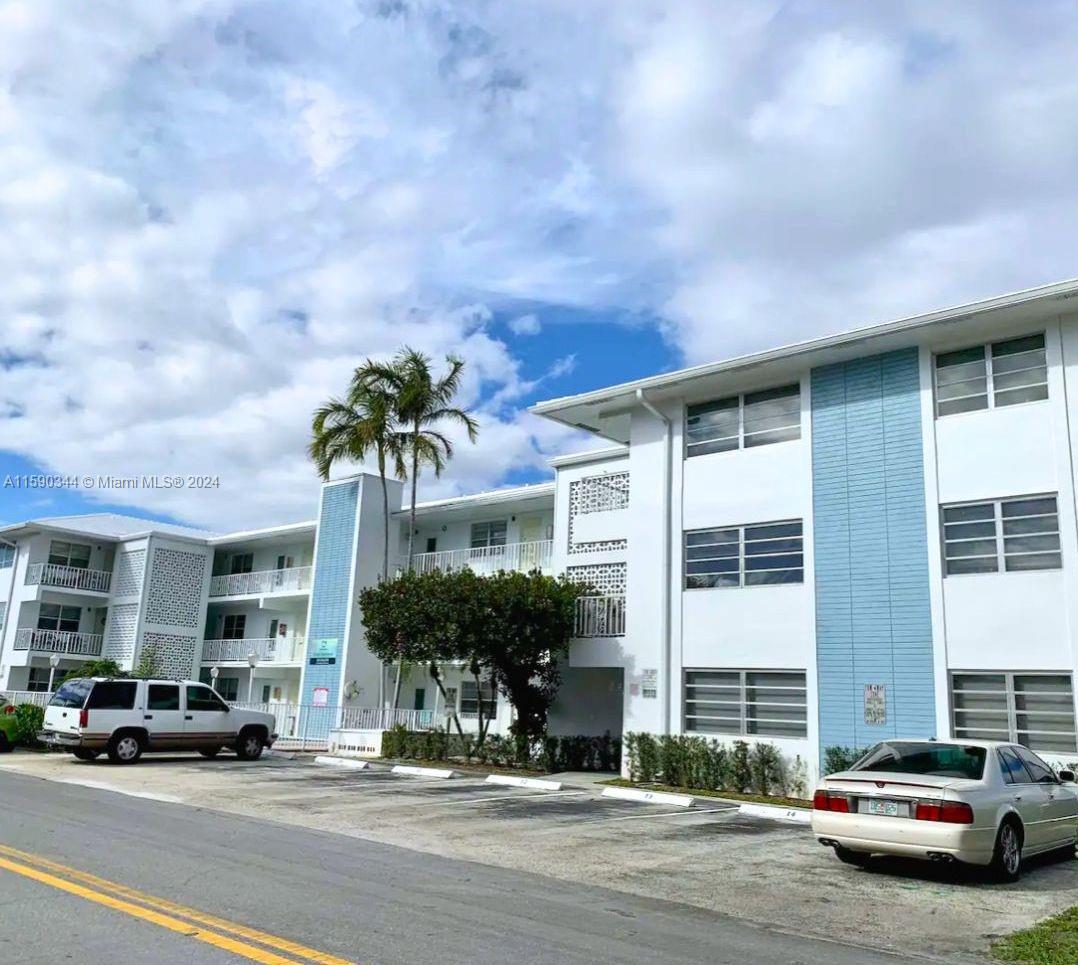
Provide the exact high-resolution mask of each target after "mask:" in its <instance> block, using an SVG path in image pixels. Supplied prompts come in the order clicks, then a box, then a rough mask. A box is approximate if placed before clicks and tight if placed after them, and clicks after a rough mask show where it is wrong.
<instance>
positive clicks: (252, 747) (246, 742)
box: [236, 730, 266, 761]
mask: <svg viewBox="0 0 1078 965" xmlns="http://www.w3.org/2000/svg"><path fill="white" fill-rule="evenodd" d="M265 746H266V739H265V738H264V737H263V736H262V735H261V734H260V733H259V732H258V731H257V730H244V731H240V736H239V739H238V740H237V741H236V756H237V757H238V758H239V759H240V760H241V761H257V760H258V759H259V758H260V757H261V756H262V749H263V748H264V747H265Z"/></svg>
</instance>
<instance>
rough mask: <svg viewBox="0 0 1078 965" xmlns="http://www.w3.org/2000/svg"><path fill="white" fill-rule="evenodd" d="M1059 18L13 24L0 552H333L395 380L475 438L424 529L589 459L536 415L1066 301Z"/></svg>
mask: <svg viewBox="0 0 1078 965" xmlns="http://www.w3.org/2000/svg"><path fill="white" fill-rule="evenodd" d="M1073 14H1074V8H1073V4H1071V3H1062V2H1060V3H1056V2H1052V0H1038V2H1037V3H1036V4H1019V3H1016V2H1010V3H1002V2H991V0H984V2H978V3H968V2H964V3H948V2H941V0H931V2H924V3H902V2H893V3H889V4H835V3H814V2H810V0H805V2H799V3H784V2H768V0H754V2H752V3H744V2H729V3H728V2H722V0H681V2H679V3H676V4H670V3H668V2H653V0H618V2H617V3H610V2H598V0H530V2H528V3H525V4H520V3H497V2H479V0H476V2H467V3H465V2H448V0H441V2H438V0H352V2H346V0H288V2H285V0H274V2H254V0H139V2H138V3H131V2H126V3H119V2H110V0H99V2H96V3H94V4H86V5H80V6H79V11H78V15H77V16H73V15H72V8H71V5H70V3H69V2H68V0H26V2H23V0H0V34H2V35H3V36H4V38H5V42H4V44H3V45H2V46H0V77H2V83H0V224H2V225H3V230H2V231H0V279H3V283H2V284H0V523H3V522H13V521H17V520H21V519H24V518H32V517H37V516H48V515H59V514H67V513H85V512H95V511H98V510H100V509H102V508H109V509H113V510H117V511H122V512H133V513H136V514H139V515H149V516H152V517H154V518H160V519H170V520H175V521H179V522H184V523H188V524H192V525H197V526H204V527H208V528H211V529H215V530H219V531H220V530H234V529H242V528H247V527H256V526H266V525H271V524H275V523H280V522H287V521H292V520H298V519H305V518H312V517H313V515H314V513H315V511H316V507H317V492H318V485H317V479H316V476H315V474H314V472H313V470H312V468H311V466H310V464H309V462H308V461H307V459H306V458H305V455H304V450H305V445H306V443H307V440H308V435H309V431H310V418H311V412H312V410H313V409H314V408H315V407H316V406H317V405H318V404H319V403H320V402H322V401H324V400H325V399H326V398H327V397H329V396H331V395H336V394H341V393H343V391H344V390H345V388H346V386H347V382H348V378H349V375H350V373H351V371H352V370H353V368H354V367H355V366H356V365H357V364H358V363H360V362H361V361H362V360H363V359H364V358H366V357H373V358H384V357H387V356H388V355H391V354H392V353H393V352H394V351H395V350H396V349H398V348H399V347H400V346H402V345H405V344H407V345H410V346H413V347H415V348H419V349H421V350H423V351H425V352H427V353H429V354H430V355H431V356H432V357H433V358H434V359H435V360H437V361H440V360H441V359H443V358H444V356H445V355H447V354H449V353H455V354H458V355H460V356H461V357H463V358H464V359H465V361H466V368H465V382H464V386H463V388H462V392H461V396H460V399H459V401H460V403H461V404H462V405H464V406H466V407H467V408H469V409H470V410H472V411H473V412H474V414H475V415H476V417H477V419H478V420H479V423H480V435H479V441H478V443H477V444H476V445H475V446H471V445H469V444H468V443H467V441H466V440H463V439H461V440H460V441H459V444H458V446H457V451H456V454H455V456H454V459H453V461H452V463H451V465H450V468H449V469H448V471H447V472H446V473H445V474H444V476H443V477H442V478H441V479H434V478H433V477H432V476H430V477H427V478H423V479H422V480H421V484H420V487H421V498H436V497H441V496H448V495H452V494H454V493H460V492H473V491H477V490H479V489H484V488H491V487H495V486H499V485H505V484H508V483H520V482H527V481H533V480H538V479H542V478H546V477H548V476H549V469H548V466H547V460H548V459H549V458H550V457H551V456H552V455H554V454H557V453H559V452H565V451H571V450H574V449H583V448H589V447H594V446H595V445H596V440H594V439H588V438H586V437H582V435H581V434H580V433H575V432H573V431H571V430H569V429H566V428H564V427H560V426H558V425H555V424H554V423H551V422H548V421H546V420H541V419H539V418H537V417H535V416H533V415H531V414H529V413H528V411H527V407H528V406H529V405H530V404H531V403H533V402H535V401H537V400H540V399H544V398H550V397H555V396H561V395H567V394H571V393H574V392H578V391H584V390H587V389H593V388H598V387H601V386H603V385H609V384H613V383H617V382H621V381H624V380H627V379H632V378H637V377H640V376H643V375H648V374H653V373H656V372H660V371H666V370H670V369H674V368H677V367H680V366H683V365H688V364H694V363H698V362H704V361H709V360H714V359H718V358H723V357H729V356H733V355H737V354H741V353H744V352H746V351H751V350H754V349H761V348H765V347H769V346H775V345H779V344H784V343H788V342H791V341H796V340H800V339H803V338H807V337H811V336H814V335H822V334H825V333H831V332H837V331H842V330H847V329H852V328H857V327H860V326H863V325H866V324H870V323H873V322H878V321H885V320H887V319H891V318H897V317H901V316H904V315H908V314H912V313H915V312H919V311H928V310H931V309H934V308H939V307H944V306H948V305H953V304H957V303H961V302H965V301H970V300H974V299H977V298H982V297H989V296H991V295H995V294H1000V293H1003V292H1007V291H1013V290H1018V289H1022V288H1027V287H1031V286H1034V285H1037V284H1042V283H1046V282H1050V281H1056V280H1060V279H1064V278H1070V277H1073V276H1075V275H1078V268H1076V264H1075V253H1076V246H1075V243H1074V225H1075V224H1076V223H1078V177H1076V174H1078V125H1075V124H1074V123H1073V119H1074V118H1075V117H1076V116H1078V74H1076V73H1075V71H1074V69H1073V51H1074V49H1075V47H1076V44H1078V18H1075V17H1074V15H1073ZM37 474H57V475H59V476H60V477H64V478H67V477H70V478H71V479H73V480H78V479H81V478H82V477H83V476H87V475H89V476H91V477H93V478H95V479H96V478H97V477H98V476H103V475H113V476H135V477H140V476H143V475H157V476H164V475H176V476H181V477H186V476H189V475H201V476H207V477H210V478H211V479H216V480H217V482H218V485H217V486H215V487H214V488H210V489H198V490H196V489H190V488H186V487H183V488H179V489H168V490H164V489H141V488H140V489H135V490H122V491H121V490H114V491H105V490H101V489H99V488H96V487H95V488H90V489H87V488H84V487H82V486H81V485H80V486H77V487H71V488H66V489H43V488H35V487H32V486H30V485H28V484H27V480H26V478H25V477H27V476H34V475H37Z"/></svg>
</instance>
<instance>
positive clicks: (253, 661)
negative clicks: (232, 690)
mask: <svg viewBox="0 0 1078 965" xmlns="http://www.w3.org/2000/svg"><path fill="white" fill-rule="evenodd" d="M247 666H248V667H250V668H251V672H250V675H249V676H248V677H247V703H251V694H252V693H253V692H254V686H255V667H257V666H258V654H257V653H255V652H254V651H253V650H252V651H251V652H250V653H249V654H247Z"/></svg>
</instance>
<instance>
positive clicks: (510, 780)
mask: <svg viewBox="0 0 1078 965" xmlns="http://www.w3.org/2000/svg"><path fill="white" fill-rule="evenodd" d="M485 783H487V784H501V785H504V786H505V787H532V788H535V789H536V790H538V791H560V790H561V788H562V784H561V781H544V780H543V779H542V778H538V777H515V776H514V775H512V774H488V775H487V779H486V782H485Z"/></svg>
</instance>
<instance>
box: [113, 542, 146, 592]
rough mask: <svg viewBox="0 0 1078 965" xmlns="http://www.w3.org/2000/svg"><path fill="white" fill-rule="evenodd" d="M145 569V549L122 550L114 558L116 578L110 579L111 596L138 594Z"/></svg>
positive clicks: (140, 590)
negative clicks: (115, 558)
mask: <svg viewBox="0 0 1078 965" xmlns="http://www.w3.org/2000/svg"><path fill="white" fill-rule="evenodd" d="M145 569H146V551H145V550H124V551H123V552H122V553H120V555H119V557H118V558H117V560H116V579H114V580H113V581H112V595H113V596H139V595H140V594H141V593H142V573H143V571H144V570H145Z"/></svg>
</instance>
